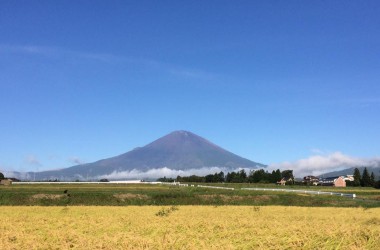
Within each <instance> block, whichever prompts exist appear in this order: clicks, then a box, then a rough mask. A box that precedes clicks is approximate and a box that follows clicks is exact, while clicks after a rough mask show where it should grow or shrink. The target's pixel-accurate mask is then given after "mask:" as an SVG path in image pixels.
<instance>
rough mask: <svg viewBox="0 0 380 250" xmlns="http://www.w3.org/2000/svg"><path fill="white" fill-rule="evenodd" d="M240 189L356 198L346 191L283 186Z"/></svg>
mask: <svg viewBox="0 0 380 250" xmlns="http://www.w3.org/2000/svg"><path fill="white" fill-rule="evenodd" d="M242 190H256V191H278V192H281V191H282V192H294V193H303V194H325V195H336V196H344V197H350V198H356V194H347V193H336V192H322V191H311V190H299V189H284V188H242Z"/></svg>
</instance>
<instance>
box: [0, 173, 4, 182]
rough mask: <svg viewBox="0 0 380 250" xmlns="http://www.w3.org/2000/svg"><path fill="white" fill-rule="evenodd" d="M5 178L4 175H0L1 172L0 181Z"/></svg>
mask: <svg viewBox="0 0 380 250" xmlns="http://www.w3.org/2000/svg"><path fill="white" fill-rule="evenodd" d="M4 178H5V177H4V174H3V173H2V172H0V180H1V179H4Z"/></svg>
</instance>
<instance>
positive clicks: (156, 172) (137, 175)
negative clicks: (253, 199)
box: [98, 167, 249, 179]
mask: <svg viewBox="0 0 380 250" xmlns="http://www.w3.org/2000/svg"><path fill="white" fill-rule="evenodd" d="M240 170H241V169H235V170H230V169H226V168H219V167H210V168H206V167H205V168H199V169H188V170H176V169H170V168H167V167H163V168H154V169H150V170H147V171H145V172H143V171H139V170H136V169H134V170H131V171H120V172H117V171H114V172H112V173H110V174H106V175H101V176H98V178H99V179H102V178H106V179H158V178H161V177H164V176H165V177H167V178H175V177H177V176H178V175H180V176H190V175H198V176H205V175H208V174H214V173H219V172H220V171H223V172H224V173H225V174H227V172H231V171H235V172H236V171H240ZM246 171H249V170H247V169H246Z"/></svg>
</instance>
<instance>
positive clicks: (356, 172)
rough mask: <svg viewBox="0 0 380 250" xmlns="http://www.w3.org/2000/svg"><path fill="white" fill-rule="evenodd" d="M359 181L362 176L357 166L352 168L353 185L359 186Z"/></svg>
mask: <svg viewBox="0 0 380 250" xmlns="http://www.w3.org/2000/svg"><path fill="white" fill-rule="evenodd" d="M361 181H362V176H361V174H360V171H359V169H358V168H355V170H354V183H353V185H354V186H355V187H359V186H360V185H361Z"/></svg>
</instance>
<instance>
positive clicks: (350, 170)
mask: <svg viewBox="0 0 380 250" xmlns="http://www.w3.org/2000/svg"><path fill="white" fill-rule="evenodd" d="M364 168H365V167H358V169H359V171H360V174H362V173H363V170H364ZM366 168H367V170H368V172H369V174H371V173H372V172H373V173H374V174H375V177H376V179H379V178H380V165H379V166H371V167H366ZM354 170H355V168H346V169H343V170H340V171H334V172H328V173H324V174H322V175H320V177H324V178H327V177H334V176H343V175H353V174H354Z"/></svg>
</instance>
